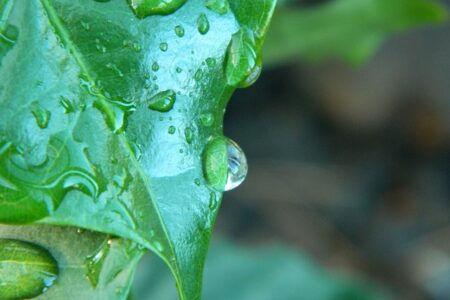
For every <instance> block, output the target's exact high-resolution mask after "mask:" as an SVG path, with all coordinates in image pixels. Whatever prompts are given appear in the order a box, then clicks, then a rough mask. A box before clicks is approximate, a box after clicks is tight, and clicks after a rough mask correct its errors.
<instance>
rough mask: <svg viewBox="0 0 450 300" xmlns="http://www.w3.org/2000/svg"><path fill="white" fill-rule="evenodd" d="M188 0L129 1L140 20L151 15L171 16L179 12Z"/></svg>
mask: <svg viewBox="0 0 450 300" xmlns="http://www.w3.org/2000/svg"><path fill="white" fill-rule="evenodd" d="M186 1H187V0H129V3H130V5H131V8H132V9H133V12H134V14H135V15H136V16H137V17H138V18H144V17H147V16H151V15H169V14H171V13H174V12H175V11H176V10H178V9H179V8H180V7H181V6H183V4H184V3H185V2H186Z"/></svg>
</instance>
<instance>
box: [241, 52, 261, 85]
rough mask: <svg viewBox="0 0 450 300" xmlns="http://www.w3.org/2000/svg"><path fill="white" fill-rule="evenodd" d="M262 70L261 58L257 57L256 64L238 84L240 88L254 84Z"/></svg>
mask: <svg viewBox="0 0 450 300" xmlns="http://www.w3.org/2000/svg"><path fill="white" fill-rule="evenodd" d="M261 71H262V59H261V57H258V58H257V60H256V65H255V66H254V67H253V69H252V70H251V72H250V74H249V75H248V76H247V77H246V78H245V79H244V81H242V82H241V83H240V84H239V87H240V88H246V87H249V86H251V85H252V84H254V83H255V82H256V81H257V80H258V78H259V76H260V75H261Z"/></svg>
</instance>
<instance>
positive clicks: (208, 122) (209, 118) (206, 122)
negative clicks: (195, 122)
mask: <svg viewBox="0 0 450 300" xmlns="http://www.w3.org/2000/svg"><path fill="white" fill-rule="evenodd" d="M200 122H201V123H202V125H203V126H205V127H210V126H212V125H213V124H214V115H213V114H211V113H205V114H202V115H201V116H200Z"/></svg>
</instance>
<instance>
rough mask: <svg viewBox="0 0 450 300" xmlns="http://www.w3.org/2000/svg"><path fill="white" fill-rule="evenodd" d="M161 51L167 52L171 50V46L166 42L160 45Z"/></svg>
mask: <svg viewBox="0 0 450 300" xmlns="http://www.w3.org/2000/svg"><path fill="white" fill-rule="evenodd" d="M159 49H160V50H161V51H163V52H166V51H167V50H168V49H169V45H168V44H167V43H165V42H163V43H161V44H159Z"/></svg>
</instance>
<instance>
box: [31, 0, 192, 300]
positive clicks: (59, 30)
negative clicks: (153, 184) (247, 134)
mask: <svg viewBox="0 0 450 300" xmlns="http://www.w3.org/2000/svg"><path fill="white" fill-rule="evenodd" d="M40 1H41V4H42V6H43V8H44V9H45V10H46V12H47V16H48V20H49V23H50V24H51V25H52V26H53V27H54V29H55V34H57V35H59V36H60V38H61V40H62V41H63V43H64V44H66V46H67V47H68V48H69V50H70V51H69V55H72V56H73V58H74V59H75V61H76V62H77V64H78V65H79V67H80V69H81V70H82V72H83V73H84V74H85V75H86V78H87V79H88V80H89V82H90V83H91V84H95V81H94V80H93V79H92V76H91V74H90V70H89V68H88V67H87V65H86V64H85V63H84V61H83V59H82V55H81V54H80V53H79V52H78V49H77V48H76V46H75V45H74V44H73V43H72V41H71V39H70V35H69V33H68V32H67V30H66V29H65V28H64V26H63V24H61V21H60V20H59V17H58V16H57V14H56V12H55V10H54V7H53V6H52V4H50V2H49V1H48V0H40ZM97 97H98V98H100V100H101V102H102V105H103V106H104V107H105V108H106V109H105V110H106V113H107V114H108V116H107V117H108V118H112V117H113V112H112V111H111V109H110V108H109V104H108V102H107V101H106V99H107V97H106V96H105V95H103V94H102V93H101V92H98V94H97ZM118 139H119V141H120V143H121V145H122V146H123V147H124V148H125V149H126V150H127V151H128V152H129V156H128V157H130V159H131V161H132V163H133V166H134V167H135V168H136V170H137V171H138V173H139V175H140V177H141V180H142V182H143V184H144V186H145V190H146V191H147V193H148V195H149V196H150V197H149V198H150V200H151V201H150V203H151V204H152V205H153V206H154V208H155V211H156V213H157V215H158V219H159V220H160V223H161V225H162V228H163V231H164V233H165V235H166V239H167V242H168V244H169V246H170V250H171V252H172V255H173V256H174V257H175V259H176V255H175V251H174V246H173V244H172V241H171V240H170V236H169V234H168V233H167V228H166V224H165V223H164V222H163V220H162V218H161V214H160V211H159V208H158V206H157V205H156V203H155V201H154V200H153V199H155V198H154V197H153V194H152V191H151V189H150V183H149V179H148V178H147V176H145V173H144V171H143V170H142V168H141V166H140V165H139V163H138V161H137V160H136V157H135V155H134V153H133V151H131V148H130V145H129V143H128V141H127V140H126V139H125V137H124V136H123V134H118ZM146 246H147V247H148V248H151V249H152V250H153V251H154V252H155V253H156V254H158V255H159V256H160V257H161V258H162V259H163V260H164V261H166V263H167V264H168V266H169V267H170V268H174V269H173V271H174V272H175V273H176V274H177V275H179V274H180V272H179V266H178V260H177V259H176V260H175V263H173V265H172V263H170V262H169V261H168V260H167V259H166V258H165V257H163V256H162V255H160V254H159V252H158V251H156V249H153V247H152V245H151V244H150V243H147V245H146ZM176 277H178V276H176ZM177 282H178V284H179V286H180V291H184V289H183V288H182V286H183V283H182V282H180V281H179V280H178V278H177ZM181 294H182V295H181V300H183V299H184V298H185V297H184V293H181Z"/></svg>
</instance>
